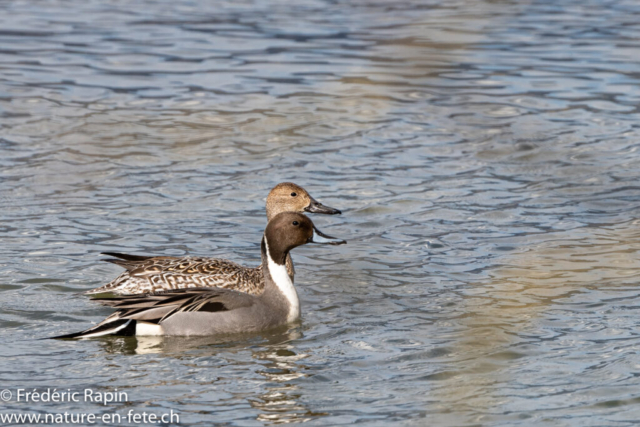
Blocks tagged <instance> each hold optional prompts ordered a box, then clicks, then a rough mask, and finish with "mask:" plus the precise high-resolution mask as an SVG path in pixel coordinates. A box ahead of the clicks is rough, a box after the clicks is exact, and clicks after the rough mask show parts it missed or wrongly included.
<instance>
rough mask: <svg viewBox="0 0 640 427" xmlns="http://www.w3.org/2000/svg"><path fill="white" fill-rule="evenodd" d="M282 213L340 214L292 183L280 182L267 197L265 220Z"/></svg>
mask: <svg viewBox="0 0 640 427" xmlns="http://www.w3.org/2000/svg"><path fill="white" fill-rule="evenodd" d="M282 212H310V213H320V214H327V215H336V214H340V213H342V212H340V211H339V210H338V209H334V208H330V207H329V206H325V205H323V204H322V203H320V202H318V201H317V200H316V199H314V198H313V197H311V195H310V194H309V193H307V190H305V189H304V188H302V187H300V186H299V185H296V184H294V183H292V182H281V183H280V184H278V185H276V186H275V187H273V189H272V190H271V192H269V196H267V219H268V220H271V219H272V218H273V217H275V216H276V215H278V214H279V213H282Z"/></svg>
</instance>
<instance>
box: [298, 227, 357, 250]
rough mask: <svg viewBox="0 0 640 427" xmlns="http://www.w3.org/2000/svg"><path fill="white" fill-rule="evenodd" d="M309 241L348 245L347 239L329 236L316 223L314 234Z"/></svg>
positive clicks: (321, 243)
mask: <svg viewBox="0 0 640 427" xmlns="http://www.w3.org/2000/svg"><path fill="white" fill-rule="evenodd" d="M307 243H318V244H320V245H346V244H347V241H346V240H341V239H336V238H335V237H331V236H327V235H326V234H324V233H323V232H322V231H320V230H318V229H317V228H316V226H315V225H314V226H313V236H311V238H310V239H309V240H308V242H307Z"/></svg>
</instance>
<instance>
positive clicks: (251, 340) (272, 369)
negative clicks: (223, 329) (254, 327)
mask: <svg viewBox="0 0 640 427" xmlns="http://www.w3.org/2000/svg"><path fill="white" fill-rule="evenodd" d="M300 338H302V332H300V327H299V325H296V326H295V327H292V326H288V327H285V328H283V329H281V330H275V331H272V332H269V333H262V334H250V335H248V334H247V335H230V336H223V337H220V336H218V337H193V338H191V337H162V336H158V337H155V336H148V337H142V336H139V337H108V338H104V339H102V340H101V345H102V348H103V350H104V351H106V352H108V353H116V354H124V355H141V354H163V355H167V356H172V357H176V358H180V359H182V358H184V356H185V355H186V354H189V355H190V356H194V357H201V356H206V355H208V354H211V351H212V350H213V349H220V350H224V351H226V352H228V351H232V352H235V351H243V350H247V349H249V350H250V351H251V353H252V354H251V355H252V358H253V359H256V360H257V361H258V367H257V369H256V371H255V372H256V374H258V375H259V376H260V377H262V378H263V379H264V382H263V383H262V384H260V386H259V387H254V388H253V390H255V393H254V394H253V395H252V394H251V393H250V392H249V393H247V394H246V399H247V401H248V402H249V404H250V405H251V407H252V408H254V409H256V410H257V411H258V415H257V417H256V420H258V421H261V422H263V423H267V424H286V423H300V422H306V421H310V420H312V419H314V418H318V417H321V416H325V415H327V414H326V413H322V412H314V411H311V410H310V409H309V408H307V407H306V406H305V405H303V404H302V403H300V399H301V397H302V393H301V391H300V390H299V387H298V385H296V384H295V382H294V381H295V380H297V379H298V378H303V377H307V376H309V375H310V374H307V373H305V372H306V371H309V369H308V367H307V366H305V365H303V364H301V361H302V360H303V359H305V358H307V357H308V356H309V355H308V354H305V353H299V352H296V346H295V344H294V341H296V340H299V339H300Z"/></svg>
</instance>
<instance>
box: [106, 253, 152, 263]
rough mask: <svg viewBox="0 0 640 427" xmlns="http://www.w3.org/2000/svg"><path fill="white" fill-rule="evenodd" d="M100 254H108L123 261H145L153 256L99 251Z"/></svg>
mask: <svg viewBox="0 0 640 427" xmlns="http://www.w3.org/2000/svg"><path fill="white" fill-rule="evenodd" d="M100 255H108V256H112V257H114V258H120V259H123V260H125V261H146V260H148V259H150V258H153V257H152V256H142V255H128V254H121V253H119V252H101V253H100ZM105 261H109V260H105Z"/></svg>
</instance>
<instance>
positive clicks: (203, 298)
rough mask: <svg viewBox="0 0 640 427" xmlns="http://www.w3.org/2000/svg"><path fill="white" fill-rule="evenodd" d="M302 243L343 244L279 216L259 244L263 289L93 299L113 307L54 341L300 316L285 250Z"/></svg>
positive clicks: (194, 330) (224, 329) (225, 329)
mask: <svg viewBox="0 0 640 427" xmlns="http://www.w3.org/2000/svg"><path fill="white" fill-rule="evenodd" d="M306 243H320V244H330V245H340V244H343V243H346V242H345V241H344V240H338V239H336V238H334V237H330V236H327V235H325V234H323V233H321V232H320V231H318V229H317V228H316V227H315V226H314V225H313V223H312V222H311V220H310V219H309V218H307V217H306V216H305V215H303V214H300V213H295V212H283V213H280V214H278V215H276V216H275V217H273V219H271V221H269V224H268V225H267V228H266V229H265V231H264V235H263V237H262V244H261V254H262V275H263V279H264V291H263V292H262V293H261V294H260V295H250V294H247V293H243V292H238V291H235V290H230V289H222V288H190V289H174V290H170V291H164V292H159V293H155V294H149V295H133V296H120V297H116V298H112V299H109V298H97V299H95V301H98V302H100V303H102V304H103V305H107V306H111V307H115V308H116V309H118V310H117V311H116V312H115V313H113V314H112V315H110V316H109V317H107V318H106V319H105V320H103V321H102V322H100V323H99V324H98V325H96V326H94V327H92V328H89V329H87V330H85V331H82V332H78V333H74V334H69V335H62V336H58V337H55V338H94V337H99V336H104V335H165V336H166V335H183V336H203V335H218V334H232V333H241V332H257V331H262V330H266V329H271V328H275V327H278V326H282V325H286V324H288V323H291V322H294V321H296V320H297V319H299V318H300V301H299V300H298V293H297V292H296V289H295V287H294V286H293V282H292V281H291V277H290V276H289V274H288V273H287V267H286V259H287V255H288V254H289V251H290V250H292V249H293V248H295V247H298V246H301V245H304V244H306Z"/></svg>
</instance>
